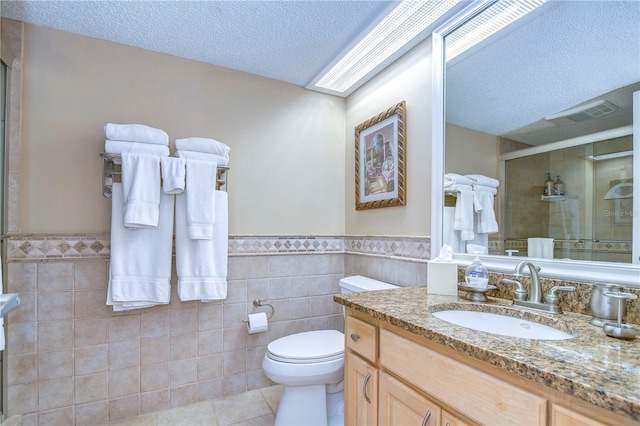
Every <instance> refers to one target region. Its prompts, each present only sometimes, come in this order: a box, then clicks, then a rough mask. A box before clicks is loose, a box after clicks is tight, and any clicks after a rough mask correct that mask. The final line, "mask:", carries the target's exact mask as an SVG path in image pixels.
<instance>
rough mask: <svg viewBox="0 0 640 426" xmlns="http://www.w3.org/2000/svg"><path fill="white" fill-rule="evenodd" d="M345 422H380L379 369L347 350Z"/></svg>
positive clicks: (367, 425) (353, 425)
mask: <svg viewBox="0 0 640 426" xmlns="http://www.w3.org/2000/svg"><path fill="white" fill-rule="evenodd" d="M344 362H345V365H344V371H345V381H344V407H345V416H344V424H345V425H348V426H373V425H377V424H378V369H377V368H375V367H373V366H372V365H371V364H369V363H368V362H366V361H365V360H363V359H362V358H360V357H359V356H357V355H356V354H354V353H353V352H351V351H346V352H345V361H344Z"/></svg>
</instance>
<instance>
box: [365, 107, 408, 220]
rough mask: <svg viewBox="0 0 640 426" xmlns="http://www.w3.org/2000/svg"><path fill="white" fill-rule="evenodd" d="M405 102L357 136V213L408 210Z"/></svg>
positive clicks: (367, 125) (372, 118)
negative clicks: (394, 209) (373, 210)
mask: <svg viewBox="0 0 640 426" xmlns="http://www.w3.org/2000/svg"><path fill="white" fill-rule="evenodd" d="M405 108H406V105H405V101H402V102H400V103H398V104H397V105H395V106H393V107H391V108H389V109H387V110H386V111H383V112H381V113H380V114H378V115H376V116H375V117H371V118H370V119H369V120H367V121H365V122H363V123H361V124H360V125H358V126H357V127H356V129H355V136H356V164H355V165H356V210H366V209H375V208H379V207H391V206H404V205H405V204H406V195H405V173H406V165H405V163H406V158H405V155H406V148H405V143H406V141H405V123H406V120H405V118H406V117H405V114H406V111H405Z"/></svg>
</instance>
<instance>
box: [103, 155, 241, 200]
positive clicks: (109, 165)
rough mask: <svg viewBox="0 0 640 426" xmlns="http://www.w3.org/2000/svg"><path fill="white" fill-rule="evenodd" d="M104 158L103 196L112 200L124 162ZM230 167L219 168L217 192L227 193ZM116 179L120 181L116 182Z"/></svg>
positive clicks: (110, 156)
mask: <svg viewBox="0 0 640 426" xmlns="http://www.w3.org/2000/svg"><path fill="white" fill-rule="evenodd" d="M100 157H102V195H103V196H104V197H106V198H111V186H112V185H113V183H114V182H120V180H119V179H120V175H121V174H122V171H121V165H122V160H121V157H120V154H109V153H105V152H103V153H101V154H100ZM228 171H229V167H220V166H218V171H217V174H218V175H217V176H216V190H218V191H225V192H226V191H227V172H228ZM116 178H117V179H118V180H116Z"/></svg>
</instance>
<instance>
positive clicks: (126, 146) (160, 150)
mask: <svg viewBox="0 0 640 426" xmlns="http://www.w3.org/2000/svg"><path fill="white" fill-rule="evenodd" d="M104 152H107V153H109V154H123V153H125V152H128V153H136V154H147V155H157V156H159V157H168V156H169V147H168V146H164V145H155V144H150V143H139V142H127V141H114V140H111V139H107V140H106V141H104Z"/></svg>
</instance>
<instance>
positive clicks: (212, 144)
mask: <svg viewBox="0 0 640 426" xmlns="http://www.w3.org/2000/svg"><path fill="white" fill-rule="evenodd" d="M176 149H177V150H180V151H198V152H206V153H209V154H216V155H219V156H221V157H224V158H226V159H227V160H229V151H230V150H231V148H229V147H228V146H227V145H225V144H223V143H222V142H218V141H217V140H215V139H208V138H184V139H176Z"/></svg>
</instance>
